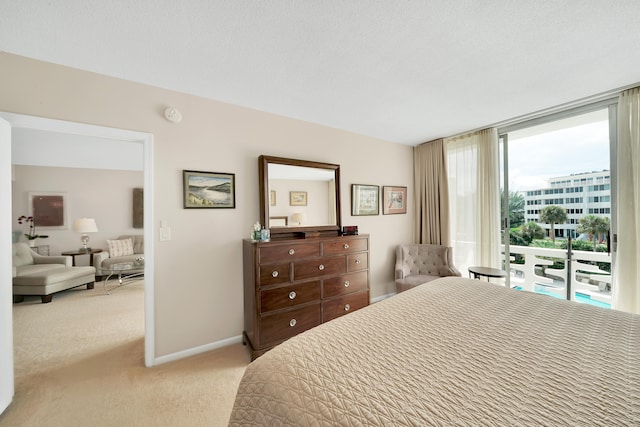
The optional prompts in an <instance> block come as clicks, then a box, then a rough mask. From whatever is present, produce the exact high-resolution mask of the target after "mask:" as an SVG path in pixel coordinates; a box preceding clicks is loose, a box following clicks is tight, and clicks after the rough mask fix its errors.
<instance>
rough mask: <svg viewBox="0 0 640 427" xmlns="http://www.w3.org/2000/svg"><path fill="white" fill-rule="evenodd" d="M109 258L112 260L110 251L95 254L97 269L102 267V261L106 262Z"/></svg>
mask: <svg viewBox="0 0 640 427" xmlns="http://www.w3.org/2000/svg"><path fill="white" fill-rule="evenodd" d="M107 258H110V255H109V251H102V252H98V253H96V254H93V265H94V266H95V267H96V268H99V267H100V266H101V265H102V261H104V260H105V259H107Z"/></svg>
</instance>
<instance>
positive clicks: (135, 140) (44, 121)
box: [0, 112, 155, 395]
mask: <svg viewBox="0 0 640 427" xmlns="http://www.w3.org/2000/svg"><path fill="white" fill-rule="evenodd" d="M0 118H2V119H4V120H6V121H7V122H8V123H9V124H10V126H11V128H25V129H33V130H41V131H54V132H60V133H69V134H74V135H83V136H87V137H99V138H110V139H113V140H117V141H124V142H127V143H132V144H142V146H143V157H144V172H143V173H144V190H145V198H144V236H145V258H146V262H145V265H146V267H145V284H144V293H145V296H144V319H145V337H144V343H145V344H144V354H145V356H144V359H145V366H147V367H150V366H153V364H154V360H155V355H154V347H155V345H154V318H153V301H154V275H153V271H154V266H153V260H154V241H153V135H152V134H148V133H143V132H136V131H129V130H122V129H115V128H108V127H102V126H95V125H88V124H83V123H76V122H68V121H62V120H54V119H48V118H42V117H34V116H26V115H21V114H14V113H7V112H0ZM2 144H3V145H5V147H4V149H3V153H7V152H8V158H7V161H4V162H2V163H0V168H1V169H2V171H1V172H2V176H10V168H11V162H10V161H9V159H10V158H11V156H10V154H11V148H10V145H11V144H10V141H8V143H7V141H2ZM7 145H8V149H7ZM7 184H9V183H7ZM9 187H10V186H9ZM1 197H2V198H3V203H2V204H1V205H3V208H2V215H3V217H10V216H11V202H12V201H11V191H7V192H3V196H1ZM11 226H12V222H10V221H7V222H6V225H5V228H6V229H3V231H2V234H3V235H7V236H8V235H9V234H10V233H11ZM6 240H7V245H8V239H6ZM9 263H10V261H9ZM3 282H4V280H3ZM6 286H8V287H9V288H10V286H11V280H10V276H9V279H8V280H7V283H6ZM6 293H7V292H5V294H6ZM2 303H3V304H4V305H3V306H2V311H3V312H5V313H8V314H9V315H8V316H4V317H2V319H1V320H2V322H3V324H2V325H0V327H1V328H2V329H3V330H7V331H11V330H12V329H13V326H12V318H11V313H12V312H13V309H12V301H11V298H7V299H6V301H4V302H2ZM7 322H8V323H9V325H6V324H4V323H7ZM0 361H2V364H3V365H5V364H8V365H10V366H11V367H12V366H13V347H12V345H11V346H3V348H2V350H1V354H0ZM3 368H4V366H3ZM3 372H4V369H3ZM11 373H12V371H11ZM0 388H1V389H2V390H3V391H5V390H7V389H10V395H13V375H11V376H10V377H5V376H4V375H3V379H2V384H0Z"/></svg>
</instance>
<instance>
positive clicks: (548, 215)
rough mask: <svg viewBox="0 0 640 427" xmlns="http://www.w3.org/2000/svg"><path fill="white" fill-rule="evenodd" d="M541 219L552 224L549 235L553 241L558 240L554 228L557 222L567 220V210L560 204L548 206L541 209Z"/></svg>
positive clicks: (560, 222) (561, 222) (562, 222)
mask: <svg viewBox="0 0 640 427" xmlns="http://www.w3.org/2000/svg"><path fill="white" fill-rule="evenodd" d="M540 221H542V222H545V223H547V224H549V225H550V226H551V228H550V230H549V235H550V237H551V240H552V241H553V242H555V241H556V233H555V230H554V229H553V226H554V225H555V224H564V223H565V222H567V211H566V210H564V208H561V207H560V206H555V205H551V206H547V207H546V208H544V209H542V210H541V211H540Z"/></svg>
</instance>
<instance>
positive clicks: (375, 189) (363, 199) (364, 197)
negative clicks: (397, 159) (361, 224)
mask: <svg viewBox="0 0 640 427" xmlns="http://www.w3.org/2000/svg"><path fill="white" fill-rule="evenodd" d="M379 194H380V187H379V186H377V185H363V184H352V185H351V215H353V216H362V215H378V214H379V213H380V203H379Z"/></svg>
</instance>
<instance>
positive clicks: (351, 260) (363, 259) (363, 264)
mask: <svg viewBox="0 0 640 427" xmlns="http://www.w3.org/2000/svg"><path fill="white" fill-rule="evenodd" d="M367 268H369V253H368V252H363V253H360V254H353V255H348V256H347V271H358V270H366V269H367Z"/></svg>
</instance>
